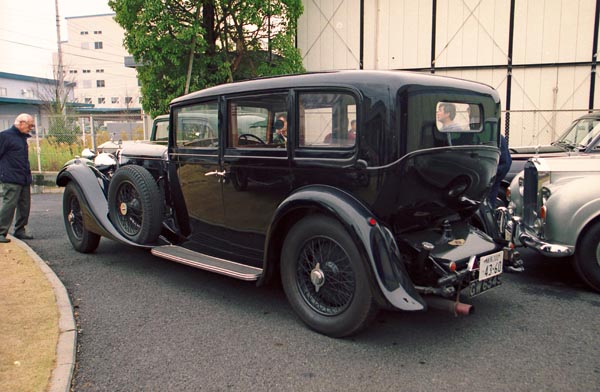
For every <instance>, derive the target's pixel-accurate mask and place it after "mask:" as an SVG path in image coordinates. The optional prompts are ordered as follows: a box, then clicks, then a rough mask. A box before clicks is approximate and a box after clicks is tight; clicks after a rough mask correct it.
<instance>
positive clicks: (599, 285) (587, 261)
mask: <svg viewBox="0 0 600 392" xmlns="http://www.w3.org/2000/svg"><path fill="white" fill-rule="evenodd" d="M574 265H575V270H576V271H577V274H579V277H580V278H581V279H582V280H583V281H584V282H585V283H587V284H588V286H590V287H591V288H592V289H594V290H596V291H599V292H600V222H596V223H594V224H592V226H590V227H589V228H588V229H587V230H586V231H585V232H584V233H583V236H582V237H581V239H580V241H579V242H578V244H577V249H576V250H575V258H574Z"/></svg>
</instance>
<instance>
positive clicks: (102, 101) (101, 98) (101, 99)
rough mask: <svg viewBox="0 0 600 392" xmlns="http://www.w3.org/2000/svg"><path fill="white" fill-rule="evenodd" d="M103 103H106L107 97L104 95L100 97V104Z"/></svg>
mask: <svg viewBox="0 0 600 392" xmlns="http://www.w3.org/2000/svg"><path fill="white" fill-rule="evenodd" d="M102 103H106V98H104V97H99V98H98V104H102Z"/></svg>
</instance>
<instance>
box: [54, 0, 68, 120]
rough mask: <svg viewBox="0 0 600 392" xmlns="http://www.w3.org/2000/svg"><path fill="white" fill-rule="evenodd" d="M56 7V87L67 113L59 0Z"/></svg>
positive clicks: (59, 99)
mask: <svg viewBox="0 0 600 392" xmlns="http://www.w3.org/2000/svg"><path fill="white" fill-rule="evenodd" d="M54 7H55V9H56V45H57V46H58V69H57V73H58V78H57V80H58V86H57V88H56V102H59V104H60V106H61V108H62V114H63V115H64V114H66V105H65V103H64V102H63V89H64V87H65V75H64V73H63V57H62V44H61V39H60V16H59V14H58V0H54Z"/></svg>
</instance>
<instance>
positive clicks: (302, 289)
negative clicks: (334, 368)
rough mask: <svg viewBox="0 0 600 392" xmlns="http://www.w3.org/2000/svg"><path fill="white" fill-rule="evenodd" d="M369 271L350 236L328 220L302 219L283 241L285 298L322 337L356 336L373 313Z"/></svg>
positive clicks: (337, 224)
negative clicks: (323, 335)
mask: <svg viewBox="0 0 600 392" xmlns="http://www.w3.org/2000/svg"><path fill="white" fill-rule="evenodd" d="M367 268H369V267H368V264H367V263H366V262H365V260H363V258H362V256H361V254H360V252H359V250H358V248H357V245H356V243H355V242H354V241H353V239H352V237H351V236H350V235H349V234H348V232H347V231H346V229H345V228H344V227H343V226H342V225H341V224H340V223H339V222H338V221H337V220H335V219H333V218H331V217H328V216H324V215H311V216H308V217H305V218H304V219H302V220H300V221H299V222H297V223H296V224H294V225H293V226H292V228H291V229H290V230H289V232H288V233H287V235H286V237H285V241H284V243H283V249H282V256H281V283H282V285H283V289H284V291H285V295H286V297H287V299H288V301H289V303H290V305H291V307H292V308H293V309H294V311H295V312H296V314H297V315H298V317H300V319H302V321H303V322H304V323H306V325H308V326H309V327H310V328H312V329H314V330H315V331H318V332H320V333H323V334H325V335H328V336H332V337H343V336H348V335H352V334H355V333H357V332H358V331H360V330H362V329H363V328H364V327H366V326H367V325H368V324H369V323H370V322H371V320H373V318H374V317H375V315H376V314H377V310H378V305H377V303H376V301H375V298H374V296H373V291H372V290H373V287H372V286H371V279H370V278H369V274H368V270H367Z"/></svg>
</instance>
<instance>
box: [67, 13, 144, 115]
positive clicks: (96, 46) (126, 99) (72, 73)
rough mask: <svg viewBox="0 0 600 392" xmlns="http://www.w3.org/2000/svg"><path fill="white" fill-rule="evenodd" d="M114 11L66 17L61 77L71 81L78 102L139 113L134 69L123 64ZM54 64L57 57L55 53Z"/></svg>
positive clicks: (120, 32) (100, 108)
mask: <svg viewBox="0 0 600 392" xmlns="http://www.w3.org/2000/svg"><path fill="white" fill-rule="evenodd" d="M114 15H115V14H103V15H90V16H75V17H68V18H66V21H67V32H68V40H67V41H65V42H63V43H62V52H63V67H64V68H63V72H64V75H65V80H66V81H70V82H74V83H75V89H74V96H75V100H76V102H78V103H83V104H93V105H94V111H98V112H116V111H126V112H138V113H139V112H140V111H141V99H140V87H139V84H138V80H137V74H136V70H135V69H133V68H127V67H125V63H124V59H125V57H126V56H129V54H128V53H127V50H125V48H124V47H123V37H124V31H123V29H122V28H121V26H119V25H118V24H117V22H115V20H114ZM55 63H57V56H55Z"/></svg>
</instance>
